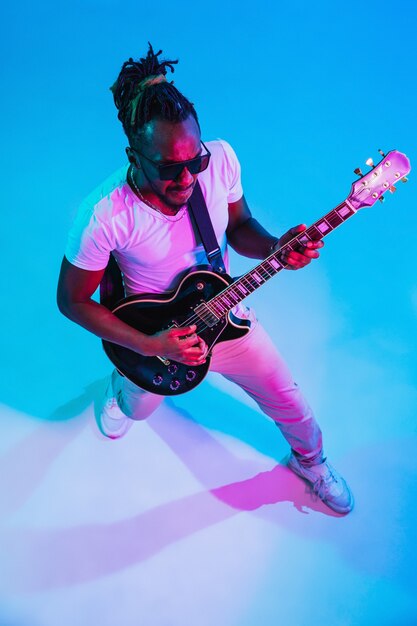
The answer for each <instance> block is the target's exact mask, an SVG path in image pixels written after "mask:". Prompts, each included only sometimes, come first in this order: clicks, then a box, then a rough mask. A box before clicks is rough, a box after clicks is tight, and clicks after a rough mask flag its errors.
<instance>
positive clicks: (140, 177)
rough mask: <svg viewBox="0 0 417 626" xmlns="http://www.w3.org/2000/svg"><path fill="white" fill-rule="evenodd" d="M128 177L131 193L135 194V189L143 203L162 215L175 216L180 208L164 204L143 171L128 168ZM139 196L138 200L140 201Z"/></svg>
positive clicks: (131, 167)
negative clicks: (130, 178) (131, 182)
mask: <svg viewBox="0 0 417 626" xmlns="http://www.w3.org/2000/svg"><path fill="white" fill-rule="evenodd" d="M129 172H130V176H131V177H132V179H133V191H134V192H135V193H136V195H138V194H137V191H136V189H138V190H139V193H140V196H142V198H143V200H144V201H145V203H146V204H147V205H148V206H150V207H151V208H152V209H155V210H156V211H160V212H161V213H163V214H164V215H171V216H172V215H176V214H177V213H178V211H179V210H180V209H181V208H182V207H180V206H173V205H169V204H166V203H165V202H164V201H163V200H162V198H161V197H160V196H159V195H158V194H157V193H155V191H154V190H153V189H152V187H151V185H150V183H149V181H148V180H147V178H146V177H145V175H144V173H143V170H141V169H138V168H136V167H133V166H130V169H129ZM140 196H139V199H140Z"/></svg>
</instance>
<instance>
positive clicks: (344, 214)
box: [335, 204, 354, 221]
mask: <svg viewBox="0 0 417 626" xmlns="http://www.w3.org/2000/svg"><path fill="white" fill-rule="evenodd" d="M335 211H336V212H337V214H338V215H339V217H341V218H342V220H343V221H345V220H347V218H348V217H350V216H351V215H353V213H354V211H352V209H351V208H349V207H348V206H347V204H342V205H341V206H340V207H337V209H335Z"/></svg>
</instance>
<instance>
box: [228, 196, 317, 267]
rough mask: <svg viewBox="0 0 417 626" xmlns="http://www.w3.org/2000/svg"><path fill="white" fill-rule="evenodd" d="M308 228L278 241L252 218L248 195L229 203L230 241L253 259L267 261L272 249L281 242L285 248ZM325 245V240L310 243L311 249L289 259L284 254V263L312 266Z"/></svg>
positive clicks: (301, 226) (293, 230) (297, 229)
mask: <svg viewBox="0 0 417 626" xmlns="http://www.w3.org/2000/svg"><path fill="white" fill-rule="evenodd" d="M305 229H306V225H305V224H299V225H298V226H295V227H294V228H291V229H290V230H289V231H287V232H286V233H285V234H284V235H282V236H281V237H280V238H278V237H275V236H274V235H271V234H270V233H269V232H268V231H267V230H265V228H264V227H263V226H261V224H260V223H259V222H258V221H257V220H256V219H255V218H254V217H252V213H251V211H250V209H249V207H248V204H247V202H246V199H245V196H242V197H241V199H240V200H238V201H237V202H233V203H231V204H229V224H228V226H227V231H226V235H227V240H228V242H229V244H230V245H231V246H232V248H233V249H234V250H235V251H236V252H237V253H238V254H241V255H243V256H247V257H250V258H252V259H265V258H266V257H267V256H269V255H270V254H271V252H272V246H273V245H274V244H275V243H276V242H277V240H278V243H277V244H276V246H275V247H276V248H278V247H280V246H282V245H284V244H285V243H287V242H288V241H290V240H291V239H292V238H293V237H295V235H296V234H297V233H299V232H302V231H303V230H305ZM323 245H324V243H323V240H319V241H314V242H309V243H308V244H307V247H302V248H300V250H298V251H297V252H296V251H294V250H292V251H291V252H289V253H287V254H286V255H285V256H284V255H282V256H283V260H284V261H285V263H287V264H288V269H299V268H301V267H304V266H305V265H308V263H310V262H311V260H312V259H316V258H318V257H319V253H318V252H317V250H316V248H322V247H323Z"/></svg>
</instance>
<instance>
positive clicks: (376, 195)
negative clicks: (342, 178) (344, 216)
mask: <svg viewBox="0 0 417 626" xmlns="http://www.w3.org/2000/svg"><path fill="white" fill-rule="evenodd" d="M380 152H381V151H380ZM381 154H382V155H383V153H382V152H381ZM383 156H384V158H383V159H382V161H380V162H379V163H378V164H377V165H375V166H374V164H373V162H372V159H368V160H367V162H366V164H367V165H369V166H370V167H372V169H371V171H370V172H368V173H367V174H365V175H363V174H362V172H361V171H360V169H359V168H358V169H356V170H355V174H358V175H359V176H361V178H360V179H359V180H357V181H356V182H354V183H352V189H351V192H350V194H349V196H348V198H347V199H348V201H349V202H350V203H351V205H352V206H353V208H354V209H355V210H357V209H363V208H364V207H368V206H372V205H373V204H375V202H376V201H377V200H383V199H384V194H385V193H386V192H387V191H391V193H393V192H394V191H395V189H396V188H395V187H394V185H395V183H396V182H398V181H399V180H402V181H403V182H406V180H407V179H406V178H405V177H406V176H407V174H408V173H409V172H410V170H411V167H410V161H409V159H408V158H407V157H406V155H405V154H403V153H402V152H398V151H397V150H391V152H388V154H387V155H383Z"/></svg>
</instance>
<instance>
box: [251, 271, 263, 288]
mask: <svg viewBox="0 0 417 626" xmlns="http://www.w3.org/2000/svg"><path fill="white" fill-rule="evenodd" d="M251 276H252V278H253V280H255V281H256V282H257V283H258V285H262V283H264V282H265V279H264V278H262V276H261V275H260V273H259V272H257V271H256V270H254V271H252V272H251Z"/></svg>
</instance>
